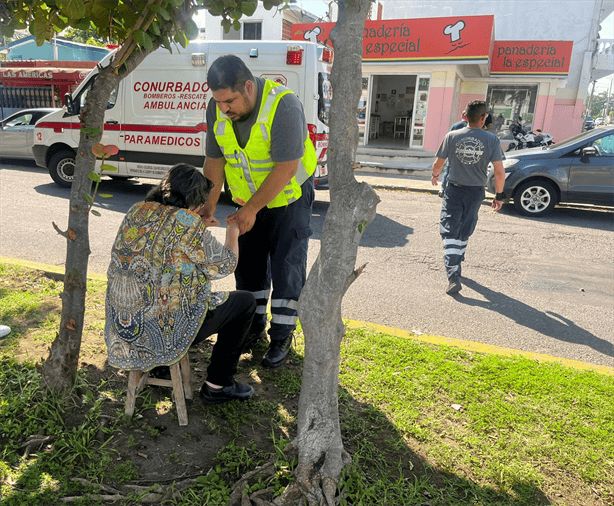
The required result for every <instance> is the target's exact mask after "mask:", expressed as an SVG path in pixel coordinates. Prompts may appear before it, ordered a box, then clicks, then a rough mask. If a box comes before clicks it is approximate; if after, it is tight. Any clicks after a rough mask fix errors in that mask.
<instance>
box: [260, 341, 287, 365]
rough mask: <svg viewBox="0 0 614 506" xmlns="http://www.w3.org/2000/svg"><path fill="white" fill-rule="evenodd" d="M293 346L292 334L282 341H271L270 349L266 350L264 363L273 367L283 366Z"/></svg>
mask: <svg viewBox="0 0 614 506" xmlns="http://www.w3.org/2000/svg"><path fill="white" fill-rule="evenodd" d="M291 346H292V334H290V335H289V336H288V337H286V338H285V339H283V340H282V341H271V344H269V349H268V350H266V353H265V354H264V358H263V359H262V365H263V366H264V367H271V368H275V367H281V366H282V365H284V363H285V362H286V359H287V358H288V354H289V353H290V347H291Z"/></svg>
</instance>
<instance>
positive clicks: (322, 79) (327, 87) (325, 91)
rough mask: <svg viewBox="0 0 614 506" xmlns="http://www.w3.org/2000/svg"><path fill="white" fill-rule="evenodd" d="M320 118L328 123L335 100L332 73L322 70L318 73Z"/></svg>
mask: <svg viewBox="0 0 614 506" xmlns="http://www.w3.org/2000/svg"><path fill="white" fill-rule="evenodd" d="M318 96H319V98H318V118H319V120H320V121H321V122H322V123H324V124H325V125H328V118H329V116H330V106H331V103H332V100H333V87H332V86H331V84H330V74H327V73H325V72H320V73H319V74H318Z"/></svg>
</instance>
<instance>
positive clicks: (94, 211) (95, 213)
mask: <svg viewBox="0 0 614 506" xmlns="http://www.w3.org/2000/svg"><path fill="white" fill-rule="evenodd" d="M90 212H91V213H92V214H93V215H94V216H102V215H101V214H100V213H99V212H98V211H96V209H91V210H90Z"/></svg>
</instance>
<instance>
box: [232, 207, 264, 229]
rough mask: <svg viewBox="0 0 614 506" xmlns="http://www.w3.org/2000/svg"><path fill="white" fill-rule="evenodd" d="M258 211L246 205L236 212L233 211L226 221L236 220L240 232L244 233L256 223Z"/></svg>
mask: <svg viewBox="0 0 614 506" xmlns="http://www.w3.org/2000/svg"><path fill="white" fill-rule="evenodd" d="M256 213H257V211H253V210H252V209H251V208H250V207H249V206H247V205H246V206H244V207H242V208H241V209H239V210H238V211H237V212H236V213H232V214H231V215H230V216H229V217H228V218H226V223H230V222H231V221H236V222H237V225H239V233H240V234H241V235H243V234H244V233H246V232H249V231H250V230H251V229H252V227H253V226H254V223H255V222H256Z"/></svg>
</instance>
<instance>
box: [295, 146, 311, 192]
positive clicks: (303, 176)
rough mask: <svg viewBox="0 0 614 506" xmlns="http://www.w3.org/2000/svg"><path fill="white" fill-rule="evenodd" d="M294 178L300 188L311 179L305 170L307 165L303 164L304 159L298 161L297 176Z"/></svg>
mask: <svg viewBox="0 0 614 506" xmlns="http://www.w3.org/2000/svg"><path fill="white" fill-rule="evenodd" d="M309 142H311V141H309ZM316 163H317V162H316ZM294 177H295V179H296V182H297V183H298V184H299V186H300V185H302V184H303V183H304V182H305V181H307V180H308V179H309V177H310V176H309V174H307V169H305V165H304V164H303V159H302V158H301V159H300V160H299V161H298V169H297V170H296V175H295V176H294Z"/></svg>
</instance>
